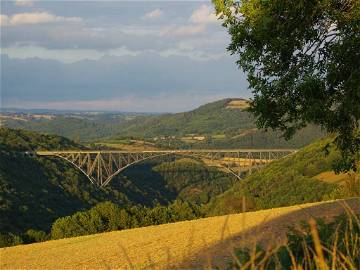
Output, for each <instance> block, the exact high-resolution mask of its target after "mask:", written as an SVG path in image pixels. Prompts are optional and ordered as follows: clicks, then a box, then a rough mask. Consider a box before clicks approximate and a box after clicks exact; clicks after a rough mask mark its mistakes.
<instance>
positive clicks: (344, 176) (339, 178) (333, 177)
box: [314, 171, 350, 184]
mask: <svg viewBox="0 0 360 270" xmlns="http://www.w3.org/2000/svg"><path fill="white" fill-rule="evenodd" d="M314 178H315V179H317V180H320V181H324V182H328V183H334V184H344V183H345V181H346V180H348V179H349V178H350V175H349V174H348V173H340V174H335V172H333V171H326V172H322V173H320V174H318V175H315V176H314Z"/></svg>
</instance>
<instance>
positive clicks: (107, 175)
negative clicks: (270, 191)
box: [36, 149, 295, 187]
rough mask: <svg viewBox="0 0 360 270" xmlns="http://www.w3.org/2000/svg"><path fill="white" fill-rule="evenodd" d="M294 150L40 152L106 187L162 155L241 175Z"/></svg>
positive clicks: (237, 175)
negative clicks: (114, 179)
mask: <svg viewBox="0 0 360 270" xmlns="http://www.w3.org/2000/svg"><path fill="white" fill-rule="evenodd" d="M294 151H295V150H292V149H269V150H258V149H256V150H252V149H250V150H168V151H138V152H123V151H39V152H36V154H37V155H39V156H55V157H60V158H62V159H64V160H66V161H67V162H69V163H71V164H72V165H73V166H74V167H76V168H77V169H79V170H80V171H81V172H82V173H83V174H85V175H86V176H87V178H88V179H89V180H90V181H91V183H93V184H95V185H97V186H100V187H104V186H106V185H107V184H109V183H110V181H111V180H112V179H113V178H114V177H115V176H116V175H117V174H119V173H120V172H121V171H123V170H125V169H126V168H128V167H130V166H132V165H134V164H137V163H139V162H142V161H145V160H148V159H153V158H157V157H161V156H168V155H180V156H188V157H193V158H197V159H201V160H202V161H203V162H204V163H205V164H207V165H209V166H217V167H220V168H223V169H225V170H226V171H228V172H230V173H231V174H233V175H234V176H236V177H238V178H240V177H241V174H242V173H243V172H252V171H253V170H254V169H257V168H259V167H261V166H263V165H266V164H267V163H269V162H271V161H273V160H276V159H279V158H282V157H284V156H286V155H288V154H290V153H292V152H294Z"/></svg>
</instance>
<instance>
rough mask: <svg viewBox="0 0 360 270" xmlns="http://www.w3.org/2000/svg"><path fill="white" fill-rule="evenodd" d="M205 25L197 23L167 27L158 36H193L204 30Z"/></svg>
mask: <svg viewBox="0 0 360 270" xmlns="http://www.w3.org/2000/svg"><path fill="white" fill-rule="evenodd" d="M204 30H205V26H204V25H202V24H197V25H193V24H191V25H184V26H177V27H167V28H165V29H164V30H163V31H161V32H160V34H159V35H160V36H193V35H197V34H200V33H202V32H204Z"/></svg>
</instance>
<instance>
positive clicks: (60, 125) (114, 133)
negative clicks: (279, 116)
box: [3, 99, 325, 148]
mask: <svg viewBox="0 0 360 270" xmlns="http://www.w3.org/2000/svg"><path fill="white" fill-rule="evenodd" d="M246 107H247V101H246V100H243V99H223V100H219V101H216V102H212V103H209V104H205V105H203V106H200V107H199V108H197V109H195V110H192V111H189V112H182V113H173V114H161V115H146V114H121V113H120V114H114V113H109V114H106V113H102V114H95V115H93V114H91V115H89V114H88V113H77V114H70V113H69V115H66V114H64V113H62V114H60V115H52V116H51V117H40V116H39V117H40V118H39V117H31V115H28V117H26V118H24V119H22V118H21V117H20V116H18V115H14V116H13V117H8V116H7V117H6V118H4V119H3V122H4V124H5V125H6V126H8V127H12V128H22V129H26V130H33V131H39V132H45V133H47V134H56V135H60V136H65V137H68V138H70V139H73V140H76V141H82V142H104V143H109V141H110V142H113V141H116V140H118V141H121V140H122V139H129V138H138V139H145V140H146V141H149V142H151V143H155V144H156V146H157V147H166V148H169V147H175V148H188V147H194V148H238V147H262V148H263V147H266V148H271V147H284V148H288V147H295V148H298V147H302V146H305V145H307V144H309V143H310V142H311V141H312V140H314V139H316V138H319V137H321V136H323V135H324V134H325V133H324V132H322V131H321V130H320V129H319V128H317V127H314V126H309V127H307V128H305V129H304V130H302V131H301V132H300V133H299V134H298V135H296V136H295V137H294V138H293V139H292V140H290V141H285V140H284V139H282V138H280V135H281V134H280V133H278V132H271V131H270V132H267V133H265V132H264V131H260V130H257V129H256V126H255V121H254V119H253V117H252V116H251V115H250V113H248V112H247V111H246V110H245V109H246ZM19 117H20V118H21V119H19ZM194 138H195V140H194Z"/></svg>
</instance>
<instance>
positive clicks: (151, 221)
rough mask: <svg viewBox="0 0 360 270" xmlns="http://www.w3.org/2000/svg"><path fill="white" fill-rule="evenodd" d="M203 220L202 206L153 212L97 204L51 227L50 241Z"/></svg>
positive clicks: (159, 208)
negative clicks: (183, 221) (197, 219)
mask: <svg viewBox="0 0 360 270" xmlns="http://www.w3.org/2000/svg"><path fill="white" fill-rule="evenodd" d="M200 217H203V214H202V213H201V211H200V208H199V206H196V205H194V204H190V203H188V202H181V201H176V202H175V203H173V204H171V205H169V206H161V205H157V206H156V207H154V208H147V207H131V208H122V207H120V206H118V205H116V204H113V203H111V202H104V203H100V204H97V205H96V206H94V207H93V208H91V209H90V210H87V211H82V212H77V213H75V214H73V215H71V216H66V217H62V218H59V219H57V220H56V221H55V222H54V223H53V225H52V227H51V238H52V239H60V238H66V237H74V236H81V235H88V234H94V233H101V232H109V231H114V230H122V229H130V228H135V227H144V226H150V225H159V224H164V223H169V222H175V221H181V220H191V219H195V218H200Z"/></svg>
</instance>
